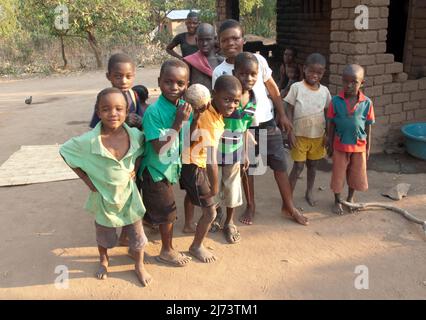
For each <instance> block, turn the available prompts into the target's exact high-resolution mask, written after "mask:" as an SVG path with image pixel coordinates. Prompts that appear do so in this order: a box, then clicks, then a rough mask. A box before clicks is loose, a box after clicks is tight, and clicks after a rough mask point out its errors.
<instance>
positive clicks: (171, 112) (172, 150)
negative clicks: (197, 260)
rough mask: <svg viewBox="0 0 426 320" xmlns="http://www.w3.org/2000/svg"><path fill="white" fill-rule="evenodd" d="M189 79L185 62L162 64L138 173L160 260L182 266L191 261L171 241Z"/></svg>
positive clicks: (146, 118)
mask: <svg viewBox="0 0 426 320" xmlns="http://www.w3.org/2000/svg"><path fill="white" fill-rule="evenodd" d="M188 79H189V70H188V66H187V65H186V63H185V62H183V61H180V60H167V61H165V62H164V63H163V64H162V66H161V69H160V77H159V78H158V84H159V86H160V89H161V95H160V97H159V98H158V100H157V101H156V102H155V103H153V104H151V105H150V106H149V108H148V109H147V110H146V112H145V115H144V117H143V128H144V132H145V138H146V145H145V153H144V158H143V159H142V162H141V168H140V170H139V173H138V175H139V178H140V179H142V197H143V201H144V204H145V206H146V209H147V213H146V214H145V216H144V220H146V221H147V223H149V224H150V225H154V226H155V225H158V226H159V230H160V235H161V243H162V246H161V251H160V255H159V256H158V257H157V260H158V261H160V262H163V263H166V264H169V265H172V266H176V267H183V266H185V265H186V264H187V263H188V262H189V261H190V260H191V258H190V257H188V256H186V255H184V254H182V253H180V252H178V251H176V250H175V249H174V248H173V244H172V238H173V223H174V222H175V220H176V202H175V195H174V192H173V187H172V184H175V183H176V182H178V180H179V174H180V169H181V154H180V153H181V152H180V150H181V143H182V138H181V136H182V134H183V132H184V130H185V128H187V127H188V125H187V122H188V120H190V116H191V111H192V108H191V106H190V105H189V104H183V105H181V104H180V103H179V101H180V98H181V97H182V95H183V94H184V92H185V90H186V88H187V87H188ZM187 129H188V130H189V127H188V128H187ZM188 132H189V131H188Z"/></svg>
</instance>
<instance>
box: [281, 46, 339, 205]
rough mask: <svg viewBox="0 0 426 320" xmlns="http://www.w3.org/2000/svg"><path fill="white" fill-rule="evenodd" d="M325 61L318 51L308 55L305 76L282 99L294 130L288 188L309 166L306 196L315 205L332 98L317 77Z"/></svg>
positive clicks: (321, 74) (294, 184)
mask: <svg viewBox="0 0 426 320" xmlns="http://www.w3.org/2000/svg"><path fill="white" fill-rule="evenodd" d="M325 66H326V61H325V58H324V57H323V56H322V55H321V54H319V53H313V54H311V55H309V56H308V58H307V59H306V63H305V66H304V69H303V72H304V73H305V79H304V80H302V81H300V82H297V83H295V84H293V85H292V86H291V89H290V91H289V93H288V95H287V96H286V98H285V99H284V101H285V102H286V108H287V110H288V115H289V118H290V120H292V121H293V131H292V132H291V133H290V134H289V142H290V146H291V153H290V154H291V157H292V158H293V161H294V164H293V169H292V170H291V173H290V184H291V190H292V192H294V188H295V187H296V183H297V179H298V178H299V176H300V174H301V173H302V171H303V168H304V166H305V163H306V166H307V168H308V177H307V186H306V193H305V198H306V201H307V202H308V203H309V205H310V206H312V207H313V206H315V199H314V194H313V192H314V183H315V175H316V167H317V164H318V161H319V160H320V159H322V158H324V157H325V154H326V151H325V143H324V140H325V123H326V121H325V115H326V110H327V108H328V105H329V104H330V101H331V95H330V92H329V91H328V89H327V87H325V86H323V85H321V83H320V81H321V79H322V77H323V75H324V72H325Z"/></svg>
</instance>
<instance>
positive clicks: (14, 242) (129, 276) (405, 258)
mask: <svg viewBox="0 0 426 320" xmlns="http://www.w3.org/2000/svg"><path fill="white" fill-rule="evenodd" d="M137 74H138V75H137V83H143V84H145V85H147V86H148V87H149V88H150V89H154V88H155V87H156V85H157V76H158V68H146V69H139V70H138V73H137ZM106 86H108V82H107V80H106V79H105V77H104V73H103V72H94V73H90V74H87V73H86V74H73V75H68V76H54V77H49V78H43V79H27V80H16V81H12V80H9V81H5V80H0V145H1V153H0V163H3V162H4V161H5V160H6V159H7V158H8V157H9V156H10V155H11V154H12V153H14V152H15V151H17V150H18V149H19V147H20V146H21V145H40V144H55V143H63V142H64V141H66V140H67V139H69V138H70V137H72V136H75V135H78V134H81V133H83V132H85V131H86V130H87V129H88V127H87V123H88V121H89V119H90V117H91V113H92V110H93V104H94V99H95V95H96V93H97V92H98V91H99V90H100V89H102V88H104V87H106ZM151 92H152V93H156V94H158V91H157V92H155V91H153V90H151ZM29 95H32V96H33V104H32V105H26V104H24V99H25V97H26V96H29ZM154 99H155V97H154V96H152V99H151V101H152V100H154ZM28 160H29V161H31V159H28ZM382 161H383V162H382ZM392 161H393V160H392ZM385 162H386V159H385V158H383V157H382V158H380V157H377V158H376V160H374V163H375V165H374V166H373V167H374V168H376V169H383V168H384V167H385V166H384V163H385ZM415 163H416V164H417V166H418V167H422V168H425V166H424V162H423V164H421V162H420V164H419V162H415ZM381 164H383V166H382V165H381ZM389 167H392V166H388V167H387V168H389ZM324 168H325V169H327V168H329V165H328V166H327V165H326V166H324ZM399 168H400V167H399ZM390 171H394V172H378V171H369V181H370V190H369V191H368V192H367V193H363V194H358V197H357V199H358V200H360V201H364V202H367V201H383V202H392V200H389V199H386V198H384V197H382V196H381V195H380V193H381V192H382V191H383V190H384V189H386V188H388V187H392V186H393V185H395V184H396V183H399V182H406V183H410V184H411V190H410V192H409V196H408V197H407V198H405V199H403V200H401V201H399V202H397V203H396V202H393V203H394V204H395V205H397V206H400V207H402V208H404V209H407V210H409V211H410V212H412V213H413V214H415V215H416V216H418V217H419V218H421V219H423V220H426V211H425V205H426V174H425V173H424V171H423V173H418V172H417V173H412V174H405V173H404V172H405V171H401V170H390ZM414 172H416V171H414ZM305 177H306V175H304V178H305ZM304 178H303V179H301V180H299V184H298V185H297V189H296V192H295V202H296V204H297V206H298V207H302V208H303V209H304V213H305V214H306V215H307V217H309V219H310V225H309V226H308V227H303V226H300V225H297V224H295V223H294V222H292V221H291V220H288V219H286V218H284V217H282V216H281V215H280V206H281V202H280V198H279V194H278V191H277V188H276V185H275V183H274V181H273V175H272V173H271V172H270V171H268V172H267V174H265V175H263V176H259V177H257V178H256V200H257V216H256V220H255V224H254V225H253V226H243V225H241V224H240V223H238V226H239V227H240V231H241V234H242V242H241V243H240V244H237V245H229V244H227V243H226V241H225V239H224V237H223V234H222V233H215V234H209V236H208V239H207V246H209V247H211V248H212V249H213V250H214V252H215V253H216V254H217V256H218V257H219V260H218V261H217V262H216V263H213V264H210V265H208V264H202V263H200V262H197V261H195V260H193V261H192V263H191V264H190V265H189V266H187V267H185V268H172V267H169V266H165V265H161V264H158V263H156V262H153V264H150V265H148V266H147V268H148V271H149V272H150V273H151V274H152V275H153V277H154V282H153V284H152V285H151V286H150V287H148V288H142V287H141V286H140V285H139V284H138V282H137V279H136V276H135V275H134V273H133V272H132V261H131V260H130V258H129V257H127V256H126V249H125V248H122V247H120V248H115V249H113V250H112V251H111V255H112V267H111V268H110V277H109V279H108V280H107V281H99V280H96V279H95V278H94V277H93V274H94V272H95V270H96V268H97V249H96V246H95V232H94V225H93V220H92V217H91V216H89V215H88V214H87V213H86V212H85V211H84V210H83V205H84V202H85V199H86V197H87V195H88V190H87V188H86V187H85V186H84V185H83V183H82V182H81V181H79V180H69V181H62V182H52V183H43V184H34V185H28V186H19V187H3V188H0V203H1V206H0V257H1V258H0V299H28V298H29V299H424V298H425V297H426V268H425V265H426V237H425V235H424V233H423V231H422V229H421V227H420V226H419V225H414V224H412V223H410V222H408V221H406V220H405V219H404V218H402V217H401V216H399V215H398V214H396V213H392V212H390V211H384V210H375V211H364V212H358V213H355V214H351V215H349V214H347V215H344V216H336V215H333V214H332V213H331V211H330V208H331V205H332V201H333V196H332V193H331V192H330V190H329V187H328V186H329V180H330V173H329V172H327V171H319V173H318V178H317V183H316V187H323V188H321V189H323V190H322V191H321V190H318V191H317V197H318V199H319V201H318V206H317V207H316V208H311V207H309V206H308V205H307V203H306V202H305V201H304V199H303V194H304V186H305V180H304ZM176 194H177V203H178V216H179V219H178V221H177V223H176V226H175V240H174V243H175V246H176V247H177V248H178V249H179V250H183V251H187V250H188V247H189V245H190V243H191V236H189V235H186V234H183V233H182V232H181V230H182V223H183V193H182V192H181V191H180V190H179V189H178V188H176ZM240 212H241V209H240V210H239V211H238V213H240ZM147 235H148V238H149V240H150V242H149V244H148V246H147V249H146V251H147V252H148V253H149V254H151V255H156V254H158V252H159V250H160V240H159V239H160V238H159V235H158V234H156V233H152V232H151V231H149V230H147ZM59 265H65V266H66V267H67V268H68V270H69V278H70V280H69V283H68V288H67V289H61V288H57V287H55V285H54V281H55V279H56V278H57V277H58V275H59V274H57V273H55V268H56V267H57V266H59ZM360 265H361V266H366V267H367V268H368V287H369V289H363V290H359V289H356V287H355V282H356V279H357V277H358V276H359V275H358V274H357V273H355V269H356V267H357V266H360ZM364 271H365V269H364ZM362 275H363V276H366V273H365V272H363V274H362ZM365 283H366V282H364V284H365Z"/></svg>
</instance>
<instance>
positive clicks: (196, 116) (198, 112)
mask: <svg viewBox="0 0 426 320" xmlns="http://www.w3.org/2000/svg"><path fill="white" fill-rule="evenodd" d="M209 107H210V102H208V103H206V104H205V105H202V106H201V107H199V108H193V113H192V119H193V120H194V121H197V120H198V119H199V118H200V115H201V114H202V113H203V112H204V111H206V110H207V109H208V108H209Z"/></svg>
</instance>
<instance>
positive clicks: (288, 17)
mask: <svg viewBox="0 0 426 320" xmlns="http://www.w3.org/2000/svg"><path fill="white" fill-rule="evenodd" d="M330 17H331V0H325V1H317V0H316V1H300V0H282V1H277V44H278V47H279V48H280V51H281V52H283V51H284V48H286V47H294V48H296V50H297V52H298V54H297V58H296V60H297V62H299V63H303V62H304V61H305V59H306V57H307V56H308V55H309V54H311V53H313V52H319V53H321V54H323V55H324V56H325V57H329V55H330V41H331V39H330ZM323 82H324V84H328V72H327V73H326V74H325V76H324V78H323Z"/></svg>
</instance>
